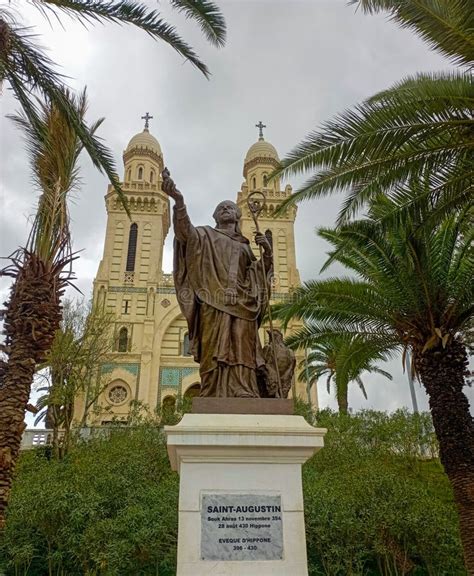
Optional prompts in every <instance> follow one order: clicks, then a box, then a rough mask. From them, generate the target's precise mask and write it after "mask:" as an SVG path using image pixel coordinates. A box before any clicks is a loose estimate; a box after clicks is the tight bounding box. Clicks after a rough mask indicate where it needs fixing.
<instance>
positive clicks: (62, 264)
mask: <svg viewBox="0 0 474 576" xmlns="http://www.w3.org/2000/svg"><path fill="white" fill-rule="evenodd" d="M66 96H67V98H68V99H69V100H70V101H71V102H72V103H73V104H74V106H75V107H76V114H77V116H78V118H81V119H83V118H84V115H85V113H86V109H87V99H86V93H85V91H84V92H83V93H82V94H81V95H80V96H79V97H77V98H76V97H74V96H71V95H66ZM30 113H33V114H34V116H35V121H34V123H30V122H29V118H27V116H26V114H22V115H20V116H15V117H13V120H14V121H15V122H16V124H17V125H18V126H20V127H21V128H22V129H23V130H24V132H25V135H26V141H27V146H28V151H29V155H30V160H31V165H32V169H33V174H34V181H35V184H36V187H37V188H38V189H39V191H40V193H41V195H40V199H39V203H38V208H37V213H36V216H35V219H34V222H33V225H32V230H31V233H30V236H29V239H28V242H27V244H26V247H25V248H22V249H19V250H18V251H17V252H16V253H15V254H14V255H13V256H12V257H11V265H10V266H9V267H8V268H6V269H5V270H3V271H2V273H3V274H5V275H8V276H11V277H12V278H13V279H14V280H13V284H12V286H11V288H10V297H9V300H8V301H7V302H6V308H5V310H3V311H2V316H3V320H4V334H5V337H6V338H5V344H3V345H2V347H1V351H2V352H3V354H4V358H6V359H3V360H1V361H0V377H1V378H0V382H1V384H0V406H1V410H0V528H1V527H2V525H3V522H4V512H5V508H6V504H7V499H8V494H9V491H10V485H11V478H12V473H13V468H14V466H15V462H16V460H17V457H18V452H19V448H20V443H21V436H22V433H23V430H24V427H25V425H24V415H25V408H26V406H27V403H28V398H29V395H30V390H31V383H32V380H33V374H34V372H35V369H36V367H37V366H38V365H39V364H42V363H43V362H44V361H45V359H46V354H47V352H48V350H49V349H50V347H51V344H52V342H53V339H54V335H55V333H56V331H57V329H58V328H59V323H60V320H61V296H62V294H63V292H64V289H65V287H66V285H67V284H68V283H69V281H70V280H71V279H72V271H71V267H70V264H71V263H72V261H73V260H74V259H75V256H74V254H72V252H71V238H70V232H69V215H68V207H67V199H68V195H69V193H70V192H71V190H73V189H74V188H75V187H76V186H77V184H78V167H77V161H78V158H79V154H80V152H81V150H82V143H81V141H80V140H79V137H78V135H77V132H76V131H75V129H74V127H73V126H71V124H70V123H69V122H68V119H67V118H66V117H65V116H64V115H63V114H62V111H60V110H59V109H58V107H57V106H56V105H55V104H54V103H51V102H49V103H41V102H38V104H37V105H36V106H35V107H34V109H32V110H31V111H30ZM101 122H102V120H99V121H98V122H96V123H95V124H94V125H93V126H92V127H91V129H90V130H91V132H92V133H93V132H94V131H95V130H96V129H97V128H98V126H99V125H100V123H101Z"/></svg>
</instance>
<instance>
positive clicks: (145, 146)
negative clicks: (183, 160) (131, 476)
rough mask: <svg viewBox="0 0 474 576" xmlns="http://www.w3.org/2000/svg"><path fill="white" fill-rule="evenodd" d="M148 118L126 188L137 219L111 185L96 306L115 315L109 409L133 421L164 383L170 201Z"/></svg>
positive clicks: (131, 148) (133, 147)
mask: <svg viewBox="0 0 474 576" xmlns="http://www.w3.org/2000/svg"><path fill="white" fill-rule="evenodd" d="M142 118H143V119H144V120H145V126H144V129H143V131H142V132H139V133H138V134H135V136H133V138H132V139H131V140H130V142H129V143H128V146H127V147H126V149H125V150H124V152H123V164H124V172H123V181H122V183H121V186H122V190H123V193H124V196H125V200H126V206H127V208H128V211H129V213H130V217H129V216H128V215H127V212H126V211H125V208H124V206H123V205H122V202H121V201H120V200H119V198H118V196H117V193H116V192H115V190H114V188H113V187H112V186H111V185H109V186H108V189H107V193H106V196H105V206H106V211H107V228H106V232H105V242H104V252H103V256H102V260H101V262H100V264H99V268H98V271H97V275H96V277H95V280H94V288H93V302H94V306H97V307H98V308H99V309H100V310H103V311H105V312H108V313H110V314H111V315H113V318H114V326H113V349H112V351H111V358H110V362H109V364H107V365H105V366H103V371H105V372H107V371H108V372H109V373H110V379H111V382H112V384H111V385H110V389H106V390H105V391H104V393H103V395H102V396H103V398H102V400H101V402H102V403H104V404H109V405H110V406H111V407H112V408H113V415H114V416H115V417H118V418H119V419H126V417H127V415H128V411H129V409H130V402H131V401H132V400H139V401H142V402H144V403H147V404H149V403H150V400H153V401H154V402H155V403H156V398H155V396H156V393H157V392H156V390H157V386H158V382H157V375H156V374H155V373H153V361H152V360H153V346H154V344H153V342H154V338H155V335H156V333H157V331H158V327H157V314H156V310H155V308H156V300H157V287H158V285H160V284H162V282H163V272H162V260H163V247H164V242H165V238H166V235H167V234H168V231H169V228H170V203H169V199H168V196H167V195H166V194H164V193H163V192H162V190H161V181H162V180H161V172H162V171H163V166H164V162H163V154H162V151H161V147H160V144H159V142H158V140H157V139H156V138H155V137H154V136H153V135H152V134H150V130H149V121H150V119H151V118H152V117H151V116H150V115H149V114H148V113H147V114H146V115H145V116H143V117H142ZM156 370H157V368H155V372H156ZM78 411H80V407H78ZM76 413H78V412H76ZM101 418H107V416H106V415H103V416H101ZM108 418H110V416H109V417H108Z"/></svg>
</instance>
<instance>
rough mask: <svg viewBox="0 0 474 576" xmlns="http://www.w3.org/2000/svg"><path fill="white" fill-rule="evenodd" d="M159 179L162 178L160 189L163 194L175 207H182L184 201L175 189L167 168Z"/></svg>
mask: <svg viewBox="0 0 474 576" xmlns="http://www.w3.org/2000/svg"><path fill="white" fill-rule="evenodd" d="M161 177H162V178H163V184H162V189H163V192H164V193H165V194H167V195H168V196H169V197H170V198H173V200H174V201H175V203H176V207H177V208H180V207H181V206H183V205H184V199H183V195H182V194H181V192H180V191H179V190H178V189H177V188H176V184H175V183H174V180H173V179H172V178H171V176H170V171H169V170H168V168H165V169H164V170H163V172H162V173H161Z"/></svg>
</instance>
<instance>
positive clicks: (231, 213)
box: [212, 200, 242, 229]
mask: <svg viewBox="0 0 474 576" xmlns="http://www.w3.org/2000/svg"><path fill="white" fill-rule="evenodd" d="M212 216H213V218H214V220H215V221H216V224H217V225H218V226H219V224H228V223H229V222H234V223H235V224H236V229H237V226H238V223H239V220H240V218H241V216H242V210H241V209H240V208H239V207H238V206H237V204H235V202H232V200H224V201H223V202H220V203H219V204H218V205H217V206H216V209H215V210H214V214H213V215H212Z"/></svg>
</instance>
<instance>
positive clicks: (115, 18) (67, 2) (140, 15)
mask: <svg viewBox="0 0 474 576" xmlns="http://www.w3.org/2000/svg"><path fill="white" fill-rule="evenodd" d="M29 1H30V2H31V3H32V4H33V5H35V6H36V7H38V8H39V9H40V10H41V11H42V12H43V13H45V10H46V9H49V10H51V11H53V12H54V13H57V11H62V12H64V13H66V14H68V15H70V16H72V17H74V18H75V19H77V20H78V21H79V22H82V23H83V24H84V25H86V26H87V25H89V24H94V23H97V22H113V23H115V24H131V25H133V26H136V27H137V28H140V29H141V30H144V31H145V32H146V33H147V34H149V35H150V36H152V37H153V38H154V39H158V40H163V41H164V42H166V43H167V44H169V45H170V46H171V47H172V48H173V49H174V50H176V51H177V52H178V53H179V54H181V56H183V57H184V58H185V59H186V60H189V61H190V62H191V64H193V66H195V67H196V68H197V69H198V70H200V71H201V72H202V73H203V74H204V75H205V76H206V77H207V78H208V77H209V75H210V74H209V70H208V68H207V66H206V65H205V64H204V63H203V62H202V61H201V60H200V59H199V57H198V56H197V54H196V53H195V52H194V50H193V49H192V48H191V46H189V45H188V44H187V43H186V42H185V41H184V40H183V39H182V38H181V36H179V34H178V33H177V31H176V29H175V28H174V26H172V25H170V24H168V23H167V22H166V21H165V20H164V19H163V18H162V17H161V16H160V13H159V12H158V11H156V10H150V9H149V8H148V7H147V6H146V5H145V4H144V3H143V2H138V1H135V0H115V1H111V0H60V1H58V0H29ZM193 4H195V7H194V10H193V9H191V8H189V9H188V10H187V15H188V16H192V17H194V18H195V19H198V21H199V23H200V25H201V27H203V28H205V30H206V35H211V34H213V35H214V38H216V37H217V39H219V40H220V41H223V38H222V27H224V31H225V24H224V23H223V19H222V17H221V19H220V20H219V18H218V16H219V15H220V13H219V11H218V10H217V8H215V7H214V6H213V5H212V3H209V2H201V1H200V0H197V1H196V2H194V3H193ZM203 4H204V5H203ZM199 8H201V10H200V9H199ZM212 8H214V10H212ZM198 15H199V18H198Z"/></svg>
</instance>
